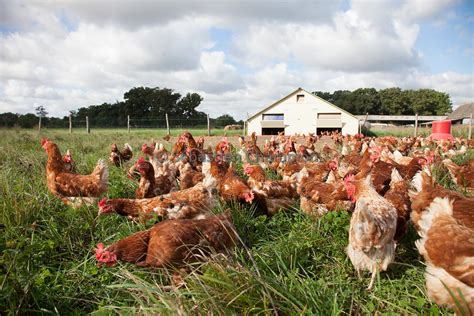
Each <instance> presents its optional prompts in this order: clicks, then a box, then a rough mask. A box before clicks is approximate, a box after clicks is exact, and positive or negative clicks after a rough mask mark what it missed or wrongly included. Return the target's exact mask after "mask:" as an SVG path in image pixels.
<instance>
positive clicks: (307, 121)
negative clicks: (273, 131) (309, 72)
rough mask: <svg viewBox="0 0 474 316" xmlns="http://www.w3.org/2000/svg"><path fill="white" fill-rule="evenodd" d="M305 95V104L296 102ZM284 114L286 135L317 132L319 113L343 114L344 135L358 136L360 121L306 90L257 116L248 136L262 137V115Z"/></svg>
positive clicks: (299, 91)
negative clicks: (298, 97)
mask: <svg viewBox="0 0 474 316" xmlns="http://www.w3.org/2000/svg"><path fill="white" fill-rule="evenodd" d="M301 94H303V95H304V101H303V102H298V103H297V102H296V96H297V95H301ZM280 113H283V114H284V116H285V117H284V124H285V135H294V134H295V133H298V134H308V133H315V132H316V120H317V117H318V113H341V121H342V134H343V135H347V134H351V135H352V134H357V133H358V130H359V126H358V119H357V118H355V117H353V116H352V115H349V114H347V113H346V112H344V111H341V110H340V109H338V108H337V107H335V106H333V105H331V104H330V103H328V102H326V101H324V100H322V99H320V98H317V97H315V96H314V95H312V94H311V93H309V92H306V91H304V90H297V91H296V92H294V93H292V94H291V95H289V96H288V97H286V98H285V99H283V100H282V101H280V102H279V103H277V104H276V105H274V106H272V107H270V108H269V109H267V110H266V111H264V112H262V113H260V114H259V115H257V116H255V117H254V118H253V119H250V120H249V121H248V126H247V131H248V132H247V133H248V135H250V134H252V133H253V132H255V133H256V134H257V135H261V133H262V127H261V123H260V122H261V121H262V114H280Z"/></svg>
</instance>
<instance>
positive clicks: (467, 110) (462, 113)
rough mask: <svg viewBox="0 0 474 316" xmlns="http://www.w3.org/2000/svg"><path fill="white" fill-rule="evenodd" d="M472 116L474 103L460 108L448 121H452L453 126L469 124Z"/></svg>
mask: <svg viewBox="0 0 474 316" xmlns="http://www.w3.org/2000/svg"><path fill="white" fill-rule="evenodd" d="M471 114H474V102H471V103H466V104H463V105H460V106H458V107H457V109H456V110H454V111H453V112H452V113H451V114H449V115H448V117H447V118H446V119H447V120H451V122H452V123H453V124H459V123H460V124H469V120H470V119H471ZM473 123H474V122H473Z"/></svg>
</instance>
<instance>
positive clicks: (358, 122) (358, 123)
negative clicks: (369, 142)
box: [357, 119, 362, 134]
mask: <svg viewBox="0 0 474 316" xmlns="http://www.w3.org/2000/svg"><path fill="white" fill-rule="evenodd" d="M357 125H359V126H358V128H359V134H360V133H362V128H361V124H360V120H359V119H357Z"/></svg>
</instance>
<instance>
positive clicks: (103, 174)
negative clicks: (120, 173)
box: [93, 159, 109, 183]
mask: <svg viewBox="0 0 474 316" xmlns="http://www.w3.org/2000/svg"><path fill="white" fill-rule="evenodd" d="M93 174H95V175H96V176H97V177H98V178H99V179H100V182H102V183H107V182H108V181H109V169H108V168H107V165H106V164H105V162H104V160H103V159H99V161H98V162H97V165H96V166H95V169H94V172H93Z"/></svg>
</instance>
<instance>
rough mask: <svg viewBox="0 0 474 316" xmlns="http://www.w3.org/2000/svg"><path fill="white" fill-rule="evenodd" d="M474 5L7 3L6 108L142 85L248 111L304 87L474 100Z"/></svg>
mask: <svg viewBox="0 0 474 316" xmlns="http://www.w3.org/2000/svg"><path fill="white" fill-rule="evenodd" d="M473 32H474V1H472V0H464V1H462V0H459V1H446V0H439V1H438V0H436V1H435V0H430V1H428V0H423V1H414V0H405V1H375V0H373V1H359V0H354V1H347V0H342V1H330V0H326V1H315V0H302V1H300V0H295V1H251V0H243V1H242V0H240V1H237V0H235V1H233V0H231V1H226V0H213V1H196V0H194V1H193V0H190V1H184V0H169V1H168V0H165V1H125V0H124V1H108V0H102V1H93V0H77V1H74V0H69V1H64V0H62V1H59V0H56V1H55V0H50V1H46V0H45V1H35V0H29V1H23V0H15V1H14V0H0V112H5V111H11V112H17V113H28V112H33V109H34V108H35V107H36V106H38V105H44V106H45V107H46V108H47V110H48V111H49V113H50V115H54V116H63V115H67V114H68V112H69V110H74V109H77V108H79V107H82V106H88V105H91V104H101V103H103V102H115V101H116V100H122V98H123V94H124V92H126V91H127V90H129V89H130V88H132V87H135V86H150V87H160V88H162V87H167V88H172V89H175V90H176V91H177V92H180V93H182V94H184V93H186V92H198V93H199V94H201V95H202V96H203V97H204V101H203V103H202V105H201V106H200V110H202V111H205V112H207V113H210V114H211V116H213V117H216V116H218V115H221V114H224V113H228V114H231V115H233V116H234V117H236V118H239V119H241V118H245V117H246V116H247V113H250V114H251V113H253V112H256V111H257V110H258V109H260V108H262V107H264V106H266V105H268V104H269V103H271V102H272V101H275V100H277V99H278V98H280V97H282V96H284V95H286V94H288V93H290V92H291V91H293V90H294V89H296V88H297V87H303V88H305V89H307V90H309V91H314V90H322V91H331V92H332V91H334V90H341V89H349V90H353V89H356V88H360V87H376V88H386V87H392V86H399V87H402V88H433V89H436V90H440V91H445V92H448V93H449V94H450V95H451V97H452V101H453V104H454V105H459V104H462V103H464V102H467V101H472V100H473V99H474V74H473V70H474V69H473V68H474V45H473V39H474V36H473V35H474V34H473Z"/></svg>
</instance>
